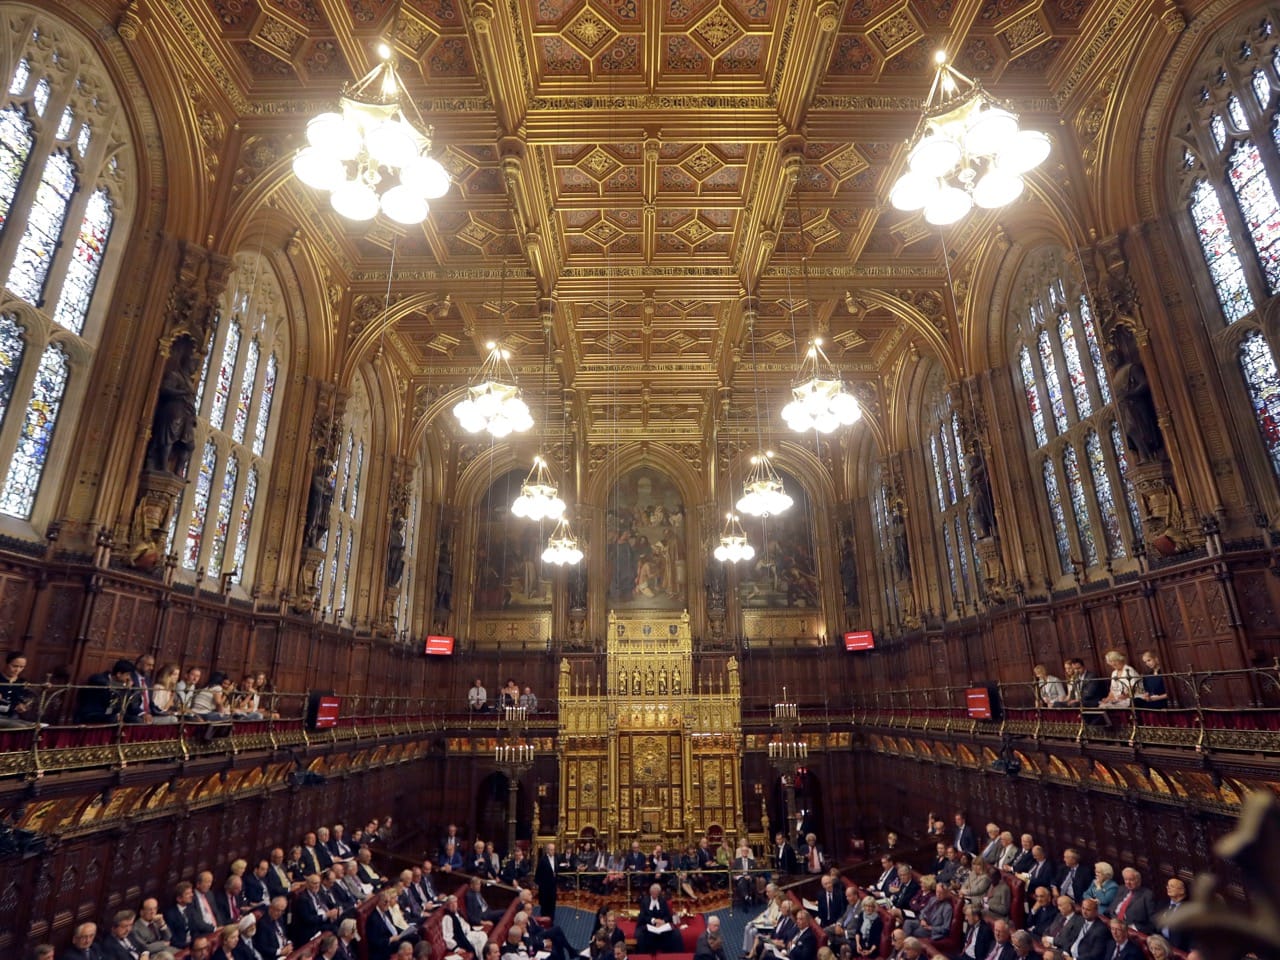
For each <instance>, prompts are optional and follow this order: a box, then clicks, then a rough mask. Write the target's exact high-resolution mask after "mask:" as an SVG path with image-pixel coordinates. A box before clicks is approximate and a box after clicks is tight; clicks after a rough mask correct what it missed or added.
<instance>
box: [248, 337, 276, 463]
mask: <svg viewBox="0 0 1280 960" xmlns="http://www.w3.org/2000/svg"><path fill="white" fill-rule="evenodd" d="M275 394H276V355H275V354H274V353H273V354H271V356H269V357H267V372H266V373H265V374H263V377H262V393H261V394H259V396H258V419H257V421H255V422H254V424H253V452H254V455H255V456H259V457H260V456H262V451H263V450H265V449H266V446H267V429H268V428H269V427H270V426H271V401H272V399H274V397H275Z"/></svg>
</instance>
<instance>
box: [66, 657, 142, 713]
mask: <svg viewBox="0 0 1280 960" xmlns="http://www.w3.org/2000/svg"><path fill="white" fill-rule="evenodd" d="M133 673H134V667H133V661H132V660H117V661H116V662H115V665H114V666H112V668H111V670H110V672H108V671H103V672H102V673H95V674H94V675H93V676H91V677H90V678H89V680H88V686H89V689H85V690H81V691H80V702H79V705H78V707H77V709H76V723H119V722H120V720H121V715H122V714H123V719H124V722H125V723H144V722H147V721H150V719H151V717H149V716H144V715H143V713H142V702H141V699H140V698H139V697H138V696H136V695H134V694H132V693H131V691H132V688H133Z"/></svg>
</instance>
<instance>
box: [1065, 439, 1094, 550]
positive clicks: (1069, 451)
mask: <svg viewBox="0 0 1280 960" xmlns="http://www.w3.org/2000/svg"><path fill="white" fill-rule="evenodd" d="M1062 468H1063V475H1064V476H1065V477H1066V478H1067V494H1068V496H1070V497H1071V511H1072V513H1073V514H1075V521H1076V535H1077V536H1078V537H1079V539H1080V549H1081V550H1082V551H1083V553H1084V565H1085V566H1086V567H1092V566H1094V565H1095V564H1097V562H1098V547H1097V544H1095V543H1094V542H1093V527H1092V526H1091V525H1090V523H1089V508H1088V505H1087V503H1086V501H1085V496H1084V483H1083V482H1082V481H1081V479H1080V463H1079V461H1078V460H1077V459H1076V451H1075V448H1074V447H1072V446H1071V445H1070V444H1068V445H1067V446H1066V448H1065V449H1064V450H1063V451H1062Z"/></svg>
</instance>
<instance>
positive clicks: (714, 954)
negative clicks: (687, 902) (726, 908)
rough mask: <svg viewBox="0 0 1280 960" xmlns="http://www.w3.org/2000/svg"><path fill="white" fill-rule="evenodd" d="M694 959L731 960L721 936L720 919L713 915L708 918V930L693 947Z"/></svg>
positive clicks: (703, 932)
mask: <svg viewBox="0 0 1280 960" xmlns="http://www.w3.org/2000/svg"><path fill="white" fill-rule="evenodd" d="M693 955H694V957H701V958H702V960H729V958H728V955H727V953H726V951H725V948H724V937H722V936H721V934H720V918H719V917H718V916H716V914H714V913H712V914H709V915H708V916H707V929H706V930H704V931H702V933H701V934H699V936H698V942H697V943H696V944H694V947H693Z"/></svg>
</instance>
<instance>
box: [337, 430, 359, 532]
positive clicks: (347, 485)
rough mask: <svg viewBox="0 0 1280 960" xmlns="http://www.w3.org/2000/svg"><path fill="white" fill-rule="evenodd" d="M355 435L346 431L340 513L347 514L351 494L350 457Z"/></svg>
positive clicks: (353, 451)
mask: <svg viewBox="0 0 1280 960" xmlns="http://www.w3.org/2000/svg"><path fill="white" fill-rule="evenodd" d="M355 449H356V435H355V434H354V433H353V432H351V431H347V453H346V456H345V457H343V458H342V496H341V497H340V498H339V500H338V502H339V503H340V504H341V506H342V512H343V513H346V512H347V503H348V502H349V498H350V494H351V457H352V456H353V455H354V454H355Z"/></svg>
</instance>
